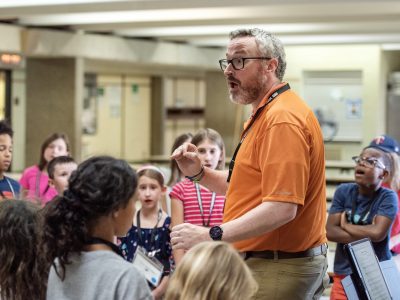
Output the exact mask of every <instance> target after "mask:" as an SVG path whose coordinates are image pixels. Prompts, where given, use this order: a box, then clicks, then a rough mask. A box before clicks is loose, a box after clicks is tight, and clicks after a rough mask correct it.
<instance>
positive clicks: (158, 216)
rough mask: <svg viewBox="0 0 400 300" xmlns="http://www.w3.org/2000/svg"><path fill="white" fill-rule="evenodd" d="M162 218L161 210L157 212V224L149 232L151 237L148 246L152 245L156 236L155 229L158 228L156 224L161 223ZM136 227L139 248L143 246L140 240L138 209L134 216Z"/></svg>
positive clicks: (140, 230)
mask: <svg viewBox="0 0 400 300" xmlns="http://www.w3.org/2000/svg"><path fill="white" fill-rule="evenodd" d="M161 218H162V210H161V208H160V209H159V210H158V215H157V222H156V225H154V228H153V230H152V231H151V237H150V246H151V245H152V244H153V243H154V240H155V235H156V229H157V227H158V223H159V222H160V221H161ZM136 227H137V229H138V239H139V242H140V244H141V246H143V243H142V242H143V240H142V229H141V227H140V209H139V211H138V213H137V215H136Z"/></svg>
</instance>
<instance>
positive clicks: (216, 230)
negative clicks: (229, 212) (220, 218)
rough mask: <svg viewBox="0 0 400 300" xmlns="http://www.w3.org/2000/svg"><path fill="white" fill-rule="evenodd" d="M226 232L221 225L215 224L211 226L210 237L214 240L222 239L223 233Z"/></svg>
mask: <svg viewBox="0 0 400 300" xmlns="http://www.w3.org/2000/svg"><path fill="white" fill-rule="evenodd" d="M223 233H224V231H223V230H222V228H221V227H219V226H213V227H211V228H210V237H211V238H212V239H213V240H214V241H220V240H222V234H223Z"/></svg>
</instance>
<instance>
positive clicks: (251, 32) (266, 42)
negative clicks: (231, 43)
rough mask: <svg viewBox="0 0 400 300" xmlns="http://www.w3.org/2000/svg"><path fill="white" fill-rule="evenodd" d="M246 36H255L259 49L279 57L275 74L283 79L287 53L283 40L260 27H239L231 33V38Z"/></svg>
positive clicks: (268, 54)
mask: <svg viewBox="0 0 400 300" xmlns="http://www.w3.org/2000/svg"><path fill="white" fill-rule="evenodd" d="M246 36H250V37H251V36H252V37H254V38H255V40H256V43H257V46H258V49H259V50H260V52H261V53H262V55H265V56H267V57H274V58H277V59H278V67H277V69H276V71H275V75H276V77H277V78H278V79H279V80H280V81H282V79H283V76H284V75H285V70H286V54H285V49H284V47H283V44H282V42H281V41H280V40H279V39H278V38H277V37H275V36H274V35H272V34H271V33H270V32H267V31H265V30H262V29H259V28H252V29H238V30H235V31H232V32H231V33H230V34H229V38H230V39H231V40H233V39H235V38H239V37H246Z"/></svg>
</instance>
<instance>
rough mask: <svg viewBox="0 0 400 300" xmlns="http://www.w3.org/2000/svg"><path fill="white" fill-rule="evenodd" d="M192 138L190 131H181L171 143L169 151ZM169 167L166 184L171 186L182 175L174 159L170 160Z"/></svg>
mask: <svg viewBox="0 0 400 300" xmlns="http://www.w3.org/2000/svg"><path fill="white" fill-rule="evenodd" d="M192 138H193V135H192V134H191V133H189V132H188V133H183V134H181V135H179V136H178V137H177V138H176V139H175V141H174V144H173V145H172V149H171V153H172V152H174V151H175V149H176V148H178V147H179V146H180V145H182V144H183V143H184V142H187V141H189V142H190V141H191V140H192ZM170 169H171V176H170V178H169V180H168V183H167V185H168V186H173V185H175V184H176V183H178V182H179V181H180V178H181V177H182V172H181V170H180V169H179V167H178V164H177V163H176V161H175V159H171V162H170Z"/></svg>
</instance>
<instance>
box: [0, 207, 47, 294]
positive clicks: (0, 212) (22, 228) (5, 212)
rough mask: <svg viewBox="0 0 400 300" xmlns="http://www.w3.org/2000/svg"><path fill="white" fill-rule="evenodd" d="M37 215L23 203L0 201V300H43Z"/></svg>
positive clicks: (43, 290) (34, 209)
mask: <svg viewBox="0 0 400 300" xmlns="http://www.w3.org/2000/svg"><path fill="white" fill-rule="evenodd" d="M38 211H39V207H37V206H36V205H35V204H33V203H30V202H27V201H23V200H3V201H0V299H3V300H9V299H10V300H11V299H12V300H23V299H39V300H40V299H44V298H45V289H44V286H45V285H44V282H43V280H42V277H41V274H42V269H41V267H42V264H41V263H40V262H39V260H38V255H37V254H38V248H37V243H38V236H39V229H38V224H39V213H38Z"/></svg>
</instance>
